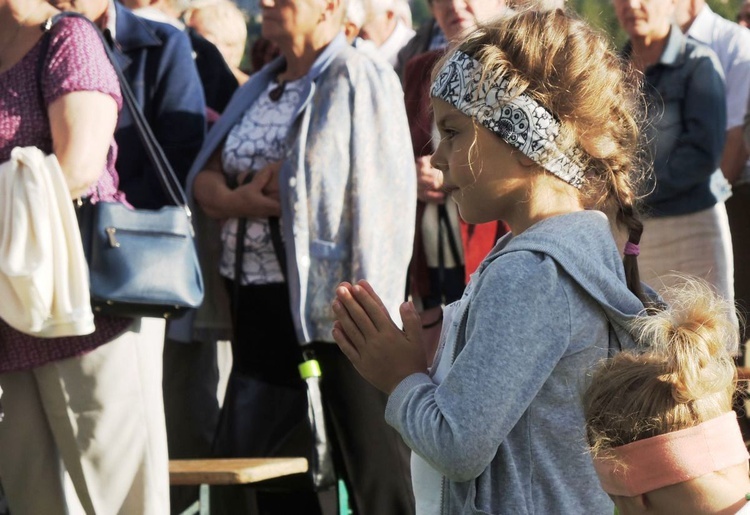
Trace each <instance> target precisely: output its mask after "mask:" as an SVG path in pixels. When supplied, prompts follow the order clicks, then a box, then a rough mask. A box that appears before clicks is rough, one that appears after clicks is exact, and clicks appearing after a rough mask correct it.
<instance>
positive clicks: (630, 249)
mask: <svg viewBox="0 0 750 515" xmlns="http://www.w3.org/2000/svg"><path fill="white" fill-rule="evenodd" d="M640 254H641V247H640V245H637V244H635V243H630V242H627V243H626V244H625V255H626V256H639V255H640Z"/></svg>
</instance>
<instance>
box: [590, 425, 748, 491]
mask: <svg viewBox="0 0 750 515" xmlns="http://www.w3.org/2000/svg"><path fill="white" fill-rule="evenodd" d="M748 458H750V455H749V454H748V452H747V448H746V447H745V442H744V441H743V439H742V433H741V432H740V426H739V424H737V414H736V413H735V412H734V411H730V412H728V413H725V414H723V415H720V416H718V417H716V418H712V419H711V420H707V421H706V422H703V423H702V424H698V425H697V426H694V427H690V428H688V429H682V430H680V431H673V432H671V433H666V434H663V435H658V436H654V437H652V438H646V439H644V440H638V441H636V442H633V443H629V444H626V445H623V446H620V447H615V448H613V449H609V450H608V455H607V456H602V457H596V458H594V469H596V473H597V475H598V476H599V482H600V483H601V485H602V489H603V490H604V491H605V492H607V493H608V494H612V495H624V496H626V497H634V496H636V495H640V494H644V493H646V492H651V491H653V490H658V489H659V488H664V487H665V486H670V485H675V484H677V483H682V482H684V481H689V480H691V479H695V478H697V477H701V476H705V475H706V474H710V473H711V472H716V471H717V470H723V469H725V468H728V467H731V466H733V465H739V464H740V463H743V462H747V460H748Z"/></svg>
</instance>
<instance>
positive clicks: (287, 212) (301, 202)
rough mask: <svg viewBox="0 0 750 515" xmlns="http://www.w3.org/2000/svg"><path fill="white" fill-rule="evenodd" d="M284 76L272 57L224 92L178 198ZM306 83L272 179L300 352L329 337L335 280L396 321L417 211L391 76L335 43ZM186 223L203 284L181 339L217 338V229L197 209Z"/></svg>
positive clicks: (402, 116)
mask: <svg viewBox="0 0 750 515" xmlns="http://www.w3.org/2000/svg"><path fill="white" fill-rule="evenodd" d="M283 68H284V60H283V58H279V59H276V60H275V61H273V62H271V63H269V64H268V65H267V66H265V67H264V68H263V69H262V70H260V71H259V72H258V73H257V74H255V75H253V76H252V77H251V78H250V80H249V81H248V82H247V83H246V84H245V85H244V86H243V87H242V88H240V89H239V90H238V91H237V92H236V93H235V95H234V97H233V98H232V100H231V101H230V103H229V105H228V106H227V108H226V110H225V111H224V115H223V116H222V117H221V118H220V119H219V121H218V122H217V123H216V124H215V125H214V127H213V128H212V129H211V131H210V132H209V134H208V136H207V138H206V143H205V144H204V146H203V148H202V149H201V151H200V153H199V154H198V157H197V159H196V161H195V163H194V165H193V167H192V169H191V171H190V174H189V176H188V181H187V184H188V196H189V198H191V199H192V197H193V195H192V187H193V181H194V180H195V176H196V175H197V174H198V173H199V172H200V171H201V170H202V169H203V167H204V165H205V163H206V161H207V160H208V159H209V158H210V157H211V155H212V154H213V153H214V151H215V150H216V149H217V148H218V147H219V146H220V145H221V144H222V143H223V141H224V139H225V138H226V135H227V133H228V132H229V131H230V130H231V129H232V127H234V125H235V124H236V123H237V122H238V121H239V120H240V119H241V117H242V116H243V114H244V113H245V111H246V110H247V109H248V108H249V107H250V106H251V105H252V104H253V102H255V100H256V99H257V98H258V96H259V95H260V94H261V93H262V92H263V91H264V90H265V89H266V87H267V86H268V84H269V83H270V82H271V81H272V80H273V79H274V77H275V76H276V75H277V73H278V72H279V71H280V70H282V69H283ZM306 79H307V83H306V84H305V86H304V90H303V93H302V95H301V98H302V101H301V103H300V105H299V106H298V108H297V112H296V115H295V117H294V122H293V124H292V128H291V130H290V133H289V151H288V154H287V155H286V157H285V159H284V163H283V165H282V168H281V172H280V176H279V182H280V194H281V204H282V219H283V223H282V228H283V231H284V233H283V238H284V242H285V249H286V257H287V276H288V282H289V292H290V296H291V308H292V314H293V318H294V323H295V329H296V331H297V337H298V339H299V342H300V344H305V343H309V342H313V341H333V338H332V337H331V329H332V327H333V320H334V317H333V313H332V311H331V307H330V305H331V301H332V299H333V296H334V290H335V288H336V286H337V285H338V283H339V282H341V281H355V280H358V279H362V278H366V279H368V280H369V281H371V282H372V284H373V285H374V287H375V288H376V289H377V290H378V292H380V294H381V296H382V298H383V301H384V302H385V303H386V306H388V308H389V310H390V311H391V313H392V315H396V316H397V313H398V306H399V304H400V303H401V302H403V298H404V291H405V284H406V283H405V281H406V271H407V267H408V264H409V260H410V259H411V252H412V241H413V237H414V216H415V215H414V213H415V210H416V173H415V170H414V161H413V157H412V151H411V144H410V137H409V127H408V123H407V120H406V112H405V109H404V103H403V92H402V90H401V85H400V83H399V81H398V77H397V76H396V74H395V72H394V71H393V69H392V68H390V67H389V66H388V64H387V63H385V62H380V61H376V60H373V59H370V58H369V57H367V56H366V55H364V54H363V53H361V52H359V51H357V50H355V49H354V48H352V47H350V46H349V45H348V44H347V43H346V40H345V38H344V37H343V35H339V36H337V37H336V39H334V40H333V41H332V42H331V43H330V44H329V45H328V47H326V49H325V50H324V51H323V52H322V53H321V55H320V56H319V57H318V59H317V60H316V61H315V63H314V64H313V66H312V69H311V70H310V72H309V73H308V75H307V77H306ZM194 215H195V218H196V220H195V222H196V229H197V231H198V232H199V237H200V240H199V241H200V245H201V249H199V250H200V251H201V254H202V256H201V257H202V261H203V263H204V265H205V266H204V275H205V276H206V279H207V282H211V284H210V285H208V286H207V295H206V301H205V302H204V304H205V306H204V308H203V309H202V310H201V311H200V312H199V314H198V316H197V317H196V319H195V326H194V327H193V334H192V336H191V337H192V338H194V339H195V338H197V339H207V338H210V337H215V336H221V333H220V332H217V331H219V330H220V329H221V328H222V327H224V328H225V327H227V324H228V322H229V319H228V314H229V310H228V308H227V307H226V294H225V293H224V292H223V285H222V284H221V283H220V279H219V277H218V250H219V244H218V240H217V238H218V235H219V231H218V226H217V224H216V222H214V221H211V220H207V219H206V217H205V216H204V215H203V214H202V213H201V211H200V208H195V209H194ZM217 281H218V284H217ZM396 319H397V320H398V318H396ZM173 325H175V324H173ZM171 336H172V337H175V336H176V334H175V333H173V334H172V335H171ZM186 337H187V335H185V334H184V333H183V334H182V337H181V338H179V337H178V338H179V339H182V340H185V339H186Z"/></svg>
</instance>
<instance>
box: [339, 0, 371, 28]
mask: <svg viewBox="0 0 750 515" xmlns="http://www.w3.org/2000/svg"><path fill="white" fill-rule="evenodd" d="M365 1H366V0H349V2H348V4H349V5H347V6H346V16H345V17H344V20H345V21H347V22H349V23H351V24H352V25H354V26H355V27H357V28H361V27H362V25H364V24H365V21H367V8H366V6H365Z"/></svg>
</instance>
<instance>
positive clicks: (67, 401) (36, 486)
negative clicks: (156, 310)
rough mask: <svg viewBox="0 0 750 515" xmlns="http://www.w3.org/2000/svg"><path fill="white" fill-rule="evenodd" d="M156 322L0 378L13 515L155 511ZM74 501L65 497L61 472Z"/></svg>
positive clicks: (160, 478) (6, 482) (160, 430)
mask: <svg viewBox="0 0 750 515" xmlns="http://www.w3.org/2000/svg"><path fill="white" fill-rule="evenodd" d="M163 341H164V321H163V320H156V319H142V320H136V321H135V322H134V324H133V326H131V328H130V329H129V330H128V331H126V332H125V333H123V334H122V335H121V336H119V337H118V338H116V339H114V340H112V341H111V342H109V343H106V344H104V345H102V346H101V347H99V348H97V349H96V350H94V351H92V352H90V353H88V354H86V355H84V356H81V357H76V358H70V359H65V360H61V361H57V362H54V363H49V364H47V365H43V366H41V367H38V368H35V369H33V370H29V371H23V372H11V373H6V374H1V375H0V386H1V387H2V389H3V391H4V392H3V399H2V402H3V406H4V408H5V420H3V422H1V423H0V478H2V483H3V487H4V489H5V493H6V496H7V499H8V505H9V507H10V510H11V512H12V513H13V515H41V514H44V515H57V514H66V513H68V512H69V511H73V512H75V511H77V510H76V507H77V506H81V507H83V510H84V511H85V512H86V513H87V514H89V515H93V514H99V515H110V514H111V515H115V514H125V515H130V514H133V515H164V514H168V513H169V470H168V463H169V461H168V456H167V439H166V430H165V427H164V408H163V403H162V394H161V377H162V348H163ZM66 471H67V473H68V474H69V475H70V479H71V480H72V483H73V486H74V487H75V494H76V495H77V497H78V498H77V499H67V500H66V494H65V489H64V487H63V477H64V473H65V472H66Z"/></svg>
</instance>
